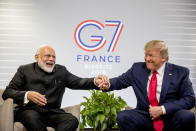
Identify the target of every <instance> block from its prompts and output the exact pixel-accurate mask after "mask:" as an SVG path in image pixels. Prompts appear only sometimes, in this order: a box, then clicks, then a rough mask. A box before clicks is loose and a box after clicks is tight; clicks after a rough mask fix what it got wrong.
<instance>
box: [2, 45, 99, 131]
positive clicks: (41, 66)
mask: <svg viewBox="0 0 196 131" xmlns="http://www.w3.org/2000/svg"><path fill="white" fill-rule="evenodd" d="M35 59H36V62H35V63H31V64H27V65H23V66H20V67H19V68H18V70H17V72H16V74H15V75H14V77H13V79H12V80H11V82H10V83H9V85H8V86H7V87H6V90H5V92H4V93H3V99H7V98H13V100H14V103H16V104H18V106H17V107H16V110H15V116H14V117H15V121H20V122H22V123H23V125H24V126H25V127H26V129H27V130H28V131H47V129H46V126H51V127H53V128H55V130H56V131H75V130H76V129H77V127H78V120H77V119H76V118H75V117H74V116H73V115H72V114H69V113H66V112H64V111H63V110H62V109H60V107H61V102H62V98H63V94H64V91H65V87H68V88H71V89H83V90H87V89H98V88H97V86H95V84H98V82H99V79H96V80H95V84H94V79H93V78H79V77H77V76H75V75H73V74H71V73H70V72H69V71H68V70H67V69H66V68H65V67H64V66H62V65H58V64H55V63H56V55H55V51H54V49H53V48H51V47H50V46H42V47H40V48H39V49H38V50H37V53H36V54H35Z"/></svg>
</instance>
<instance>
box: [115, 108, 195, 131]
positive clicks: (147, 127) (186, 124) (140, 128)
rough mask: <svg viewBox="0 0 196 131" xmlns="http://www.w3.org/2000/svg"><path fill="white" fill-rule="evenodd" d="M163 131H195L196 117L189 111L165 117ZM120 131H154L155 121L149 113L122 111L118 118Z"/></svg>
mask: <svg viewBox="0 0 196 131" xmlns="http://www.w3.org/2000/svg"><path fill="white" fill-rule="evenodd" d="M163 120H164V129H163V131H194V130H195V116H194V113H192V112H190V111H188V110H179V111H177V112H176V113H174V114H172V115H170V116H164V117H163ZM117 123H118V126H119V128H120V131H154V126H153V121H152V120H151V118H150V116H149V114H148V113H147V112H144V111H141V110H137V109H133V110H125V111H121V112H119V114H118V117H117Z"/></svg>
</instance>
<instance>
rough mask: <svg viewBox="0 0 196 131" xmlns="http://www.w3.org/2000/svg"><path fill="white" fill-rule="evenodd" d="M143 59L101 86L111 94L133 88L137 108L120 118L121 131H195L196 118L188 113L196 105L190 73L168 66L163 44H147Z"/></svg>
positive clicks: (165, 48)
mask: <svg viewBox="0 0 196 131" xmlns="http://www.w3.org/2000/svg"><path fill="white" fill-rule="evenodd" d="M144 58H145V63H144V62H138V63H134V64H133V66H132V67H131V68H130V69H129V70H128V71H127V72H125V73H123V74H122V75H120V76H118V77H115V78H112V79H110V80H109V82H107V78H104V79H105V81H106V82H105V84H102V85H100V86H101V88H104V89H109V91H112V90H120V89H123V88H127V87H129V86H132V88H133V90H134V92H135V95H136V98H137V106H136V108H135V109H133V110H124V111H121V112H120V113H119V114H118V117H117V123H118V125H119V128H120V130H121V131H154V130H156V131H162V130H163V131H185V130H186V131H194V130H195V126H194V125H195V116H194V114H193V113H192V112H190V111H189V109H191V108H192V107H194V105H195V94H194V91H193V88H192V83H191V81H190V79H189V70H188V69H187V68H185V67H182V66H178V65H174V64H171V63H168V62H167V61H168V48H167V46H166V45H165V43H164V41H160V40H152V41H150V42H148V43H147V44H146V46H145V57H144ZM99 77H102V78H103V77H104V76H101V75H100V76H99ZM152 77H153V78H152ZM151 78H152V80H151ZM153 82H154V83H155V84H152V83H153ZM153 90H154V93H152V92H153ZM152 94H153V95H152ZM155 103H156V104H155ZM157 123H158V124H157Z"/></svg>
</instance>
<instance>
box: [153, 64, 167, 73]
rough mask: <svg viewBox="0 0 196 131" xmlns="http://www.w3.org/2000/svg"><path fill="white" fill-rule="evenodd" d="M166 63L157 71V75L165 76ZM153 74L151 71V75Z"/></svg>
mask: <svg viewBox="0 0 196 131" xmlns="http://www.w3.org/2000/svg"><path fill="white" fill-rule="evenodd" d="M165 63H166V62H164V63H163V65H162V66H161V67H160V68H159V69H158V70H157V74H159V75H163V74H164V71H165ZM152 74H153V72H152V71H151V75H152Z"/></svg>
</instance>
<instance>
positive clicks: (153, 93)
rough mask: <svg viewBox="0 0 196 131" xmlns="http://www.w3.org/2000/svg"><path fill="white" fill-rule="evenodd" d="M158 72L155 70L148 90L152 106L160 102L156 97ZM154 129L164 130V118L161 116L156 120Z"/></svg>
mask: <svg viewBox="0 0 196 131" xmlns="http://www.w3.org/2000/svg"><path fill="white" fill-rule="evenodd" d="M156 74H157V72H156V71H154V72H153V75H152V77H151V80H150V84H149V91H148V100H149V102H150V105H151V106H158V105H159V102H158V100H157V97H156V90H157V76H156ZM153 123H154V129H155V130H156V131H162V130H163V120H162V119H161V118H160V119H158V120H154V121H153Z"/></svg>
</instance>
